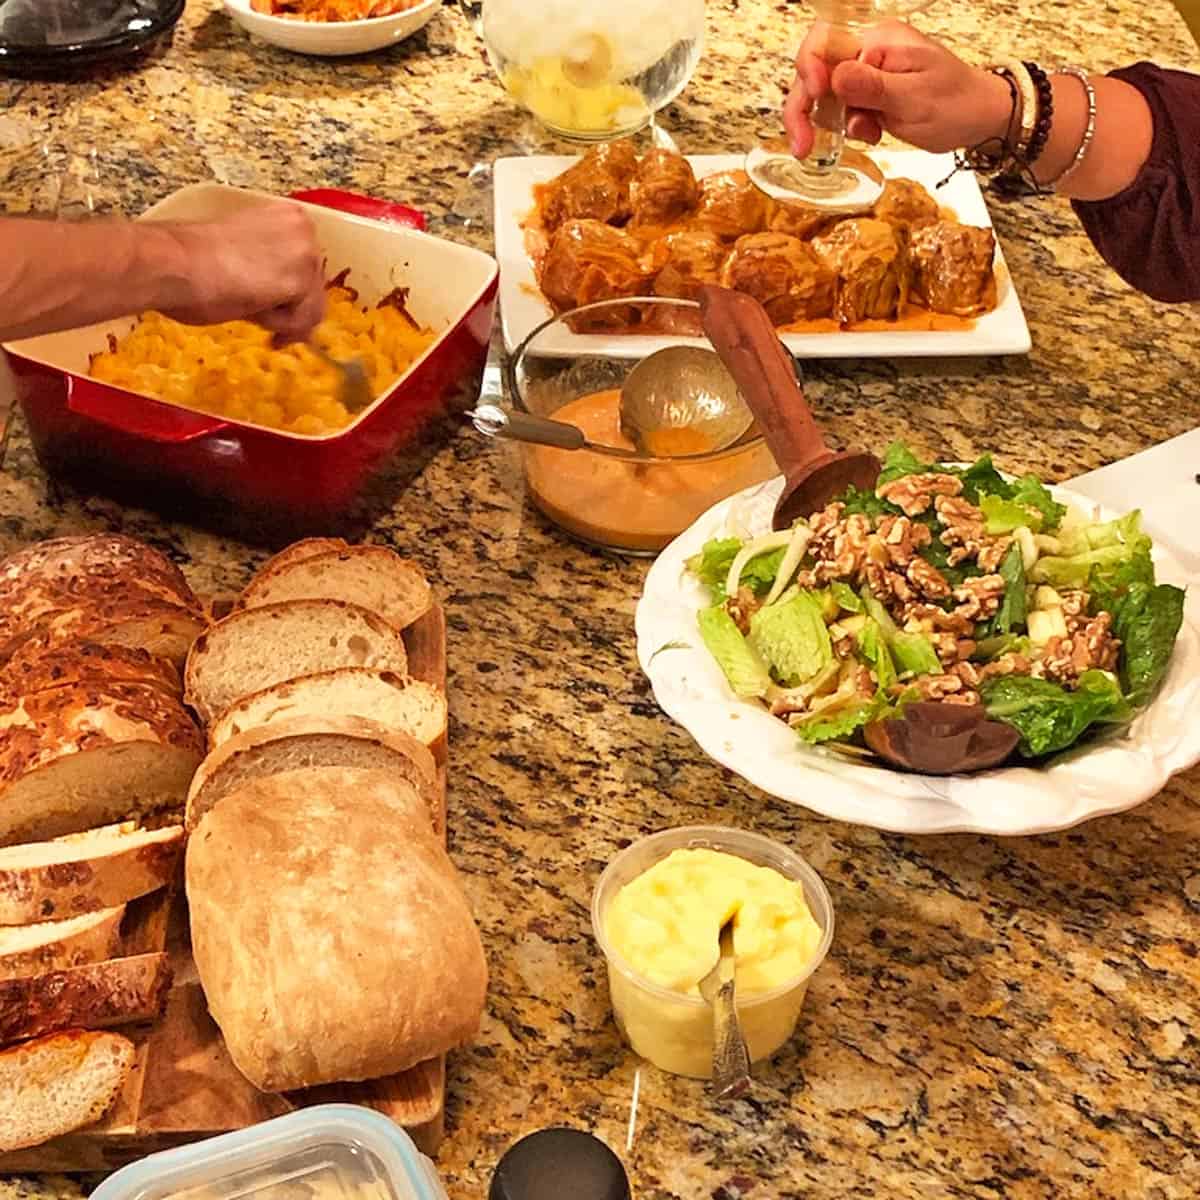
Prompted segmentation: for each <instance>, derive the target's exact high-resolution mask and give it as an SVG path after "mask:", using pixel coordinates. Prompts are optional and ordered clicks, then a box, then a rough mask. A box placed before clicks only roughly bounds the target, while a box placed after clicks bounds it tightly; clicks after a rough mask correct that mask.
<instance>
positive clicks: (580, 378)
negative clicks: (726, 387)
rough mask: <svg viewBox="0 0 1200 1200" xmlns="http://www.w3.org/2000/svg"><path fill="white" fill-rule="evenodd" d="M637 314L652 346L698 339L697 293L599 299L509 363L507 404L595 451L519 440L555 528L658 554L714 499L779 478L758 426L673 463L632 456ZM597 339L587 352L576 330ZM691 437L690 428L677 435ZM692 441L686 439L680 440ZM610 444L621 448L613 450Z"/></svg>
mask: <svg viewBox="0 0 1200 1200" xmlns="http://www.w3.org/2000/svg"><path fill="white" fill-rule="evenodd" d="M635 308H636V310H637V311H638V313H639V314H640V317H641V321H642V325H641V328H644V329H645V330H646V332H653V333H654V334H655V335H656V336H655V344H656V345H655V348H657V344H659V343H660V339H661V335H662V334H664V333H667V334H671V333H673V334H676V335H685V336H689V337H694V336H696V334H697V333H698V331H699V306H698V305H697V304H695V303H694V302H693V301H690V300H668V299H664V298H662V297H657V296H654V297H634V298H630V299H621V300H601V301H598V302H596V303H595V304H587V305H584V306H583V307H581V308H577V309H573V310H572V311H571V312H567V313H563V314H561V315H559V316H557V317H553V318H551V319H550V320H548V321H545V322H543V323H542V324H541V325H539V326H538V327H537V329H535V330H534V331H533V332H532V333H531V334H530V335H529V336H528V337H527V338H526V339H525V341H524V342H522V343H521V345H520V346H518V347H517V350H516V352H515V353H514V354H513V356H512V357H511V359H510V360H509V362H508V368H507V382H508V388H507V390H508V393H509V397H510V402H511V404H512V405H513V407H514V408H515V409H517V411H519V412H524V413H532V414H533V415H534V416H539V417H553V418H554V419H555V420H558V421H564V422H568V423H569V424H572V425H577V426H578V427H579V428H580V429H582V430H583V432H584V434H585V435H586V437H587V439H588V441H589V442H592V443H595V444H596V446H597V449H595V450H558V449H555V448H553V447H550V446H534V445H529V444H527V443H523V444H522V446H521V455H522V459H523V462H524V468H525V481H526V484H527V486H528V488H529V497H530V499H531V500H532V501H533V503H534V504H535V505H536V507H537V508H538V509H539V510H540V511H541V512H542V513H543V514H544V515H545V516H546V517H548V518H549V519H550V520H551V521H552V522H554V524H555V525H557V526H559V527H560V528H561V529H564V530H565V531H566V532H567V533H569V534H571V535H572V536H574V537H576V538H578V539H579V540H580V541H583V542H586V543H588V544H589V545H592V546H598V547H600V548H602V549H605V550H616V551H619V552H621V553H624V554H639V555H654V554H657V553H658V552H659V551H660V550H661V549H662V548H663V547H664V546H666V545H667V544H668V543H669V542H670V541H672V540H673V539H674V538H676V537H677V536H678V535H679V534H681V533H682V532H683V531H684V530H685V529H687V528H688V526H690V525H691V524H692V523H693V522H694V521H695V520H696V519H697V518H698V517H699V516H700V515H701V514H702V513H704V512H706V511H707V510H708V509H709V508H711V507H712V506H713V505H714V504H716V503H718V502H719V501H721V500H724V499H725V498H726V497H728V496H732V495H733V494H734V492H739V491H741V490H742V489H744V488H748V487H752V486H754V485H755V484H758V483H763V482H764V481H765V480H767V479H770V478H772V477H773V476H774V475H777V474H778V468H777V467H776V466H775V460H774V459H773V458H772V457H771V452H770V451H769V450H768V449H767V445H766V443H765V442H764V441H763V439H762V437H761V435H760V434H759V433H758V432H757V431H756V430H754V429H752V430H751V431H750V433H749V434H747V436H746V437H744V438H743V439H742V440H741V441H739V442H737V443H735V444H734V445H733V446H730V447H728V448H726V449H724V450H717V451H710V452H707V453H700V454H680V455H676V456H672V457H670V458H655V457H653V456H650V455H636V456H634V457H630V456H629V454H628V453H617V451H625V452H629V451H633V449H634V446H633V443H632V442H631V441H629V439H628V438H626V437H624V436H623V434H622V433H621V428H620V404H621V385H622V384H623V383H624V381H625V378H626V377H627V376H628V375H629V373H630V372H631V371H632V370H633V368H634V367H635V366H637V364H638V362H639V361H640V357H639V356H638V355H637V354H631V353H630V349H631V348H633V347H635V346H636V345H637V342H638V341H639V340H641V339H640V338H639V335H638V334H636V333H626V332H622V330H624V329H626V328H628V325H629V314H630V312H631V310H633V309H635ZM583 332H586V333H589V334H600V335H603V336H598V337H596V339H595V340H596V343H597V348H596V349H595V350H593V351H590V352H588V353H585V354H579V353H578V351H577V350H576V349H575V348H574V347H575V346H576V345H577V344H578V343H577V341H576V339H575V338H574V336H573V335H575V334H578V333H583ZM681 432H683V433H686V431H681ZM681 446H682V447H686V438H683V439H681ZM607 447H611V448H612V449H613V452H612V453H609V452H608V451H607V449H606V448H607Z"/></svg>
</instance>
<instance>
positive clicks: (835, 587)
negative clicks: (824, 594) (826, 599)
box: [829, 580, 863, 613]
mask: <svg viewBox="0 0 1200 1200" xmlns="http://www.w3.org/2000/svg"><path fill="white" fill-rule="evenodd" d="M829 592H830V595H832V596H833V598H834V600H836V601H837V604H838V607H839V608H840V609H841V610H842V611H843V612H849V613H860V612H862V610H863V602H862V598H861V597H860V596H859V594H858V593H857V592H856V591H855V590H854V589H853V588H852V587H851V586H850V585H849V584H848V583H842V582H841V581H840V580H837V581H835V582H834V583H831V584H830V585H829Z"/></svg>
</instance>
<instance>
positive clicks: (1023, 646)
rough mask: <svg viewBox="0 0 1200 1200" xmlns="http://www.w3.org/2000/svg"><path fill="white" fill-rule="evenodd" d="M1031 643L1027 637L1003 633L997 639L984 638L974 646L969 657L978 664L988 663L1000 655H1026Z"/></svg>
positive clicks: (1030, 648)
mask: <svg viewBox="0 0 1200 1200" xmlns="http://www.w3.org/2000/svg"><path fill="white" fill-rule="evenodd" d="M1032 648H1033V646H1032V643H1031V642H1030V641H1029V639H1028V638H1027V637H1023V636H1021V635H1020V634H1016V633H1004V634H1000V635H998V636H997V637H985V638H983V639H982V640H981V641H980V642H978V643H977V644H976V646H975V653H974V654H972V655H971V657H972V658H973V659H975V660H977V661H979V662H990V661H991V660H992V659H995V658H999V657H1000V656H1001V655H1002V654H1028V653H1029V652H1030V651H1031V650H1032Z"/></svg>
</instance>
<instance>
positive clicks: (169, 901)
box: [0, 605, 446, 1174]
mask: <svg viewBox="0 0 1200 1200" xmlns="http://www.w3.org/2000/svg"><path fill="white" fill-rule="evenodd" d="M404 641H405V645H406V648H407V650H408V661H409V673H410V674H411V675H413V676H414V677H415V678H417V679H423V680H425V681H427V682H429V683H432V684H435V685H436V686H437V687H440V688H443V689H444V688H445V686H446V619H445V614H444V613H443V612H442V609H441V608H440V607H439V606H437V605H435V606H434V607H433V608H432V609H431V610H430V611H429V612H428V613H426V614H425V616H424V617H422V618H421V619H420V620H419V621H417V622H416V623H415V624H414V625H412V626H410V627H409V628H408V629H406V630H405V631H404ZM439 774H440V776H441V782H442V788H441V805H442V809H441V812H440V813H437V814H436V822H437V825H438V827H439V828H440V829H441V830H442V831H443V833H444V831H445V828H446V763H445V761H444V760H443V761H442V762H441V763H439ZM131 908H133V909H134V911H133V912H132V913H131V923H130V927H129V928H128V929H127V930H126V941H125V947H124V953H126V954H139V953H147V952H151V951H158V950H161V949H162V948H163V946H164V943H165V945H166V947H167V949H168V950H169V952H170V955H171V965H172V967H173V968H174V971H175V979H174V983H173V984H172V987H171V994H170V997H169V999H168V1002H167V1011H166V1014H165V1015H164V1016H163V1018H162V1019H161V1020H160V1021H158V1022H157V1023H156V1024H155V1025H154V1026H153V1027H152V1028H149V1029H143V1030H140V1031H136V1032H134V1031H130V1030H125V1031H122V1032H126V1033H128V1034H130V1036H132V1037H133V1038H134V1040H135V1041H136V1042H137V1045H138V1055H137V1061H136V1064H135V1067H134V1070H133V1072H132V1073H131V1075H130V1077H129V1080H128V1082H127V1084H126V1087H125V1089H124V1091H123V1092H122V1094H121V1096H120V1097H118V1099H117V1102H116V1104H115V1105H114V1106H113V1108H112V1109H111V1110H110V1112H109V1114H108V1116H107V1117H106V1118H105V1119H104V1120H103V1121H101V1122H100V1123H98V1124H96V1125H93V1126H91V1127H90V1128H88V1129H81V1130H79V1131H78V1132H76V1133H72V1134H68V1135H66V1136H65V1137H61V1138H55V1139H54V1140H53V1141H51V1142H46V1143H45V1144H43V1145H41V1146H34V1147H31V1148H30V1149H28V1150H16V1151H12V1152H11V1153H8V1154H0V1174H9V1173H17V1172H38V1171H106V1170H110V1169H113V1168H115V1167H119V1166H123V1165H124V1164H125V1163H128V1162H132V1161H133V1160H134V1159H138V1158H142V1157H144V1156H145V1155H147V1154H151V1153H153V1152H154V1151H156V1150H165V1149H167V1148H169V1147H171V1146H178V1145H182V1144H184V1143H186V1142H194V1141H197V1140H199V1139H200V1138H206V1137H212V1136H214V1135H216V1134H219V1133H227V1132H229V1131H230V1130H233V1129H243V1128H245V1127H246V1126H247V1125H253V1124H256V1123H257V1122H259V1121H266V1120H269V1119H270V1118H271V1117H278V1116H282V1115H283V1114H284V1113H287V1112H291V1111H292V1110H293V1109H296V1108H304V1107H307V1106H309V1105H312V1104H331V1103H349V1104H363V1105H366V1106H367V1107H369V1108H374V1109H377V1110H378V1111H379V1112H381V1113H383V1114H385V1115H386V1116H388V1117H390V1118H391V1119H392V1120H393V1121H395V1122H396V1123H397V1124H398V1125H401V1126H403V1127H404V1128H405V1129H406V1130H407V1131H408V1132H409V1134H411V1136H412V1138H413V1140H414V1141H415V1142H416V1143H417V1145H418V1147H420V1149H421V1150H422V1151H424V1152H425V1153H426V1154H429V1155H433V1154H435V1153H436V1152H437V1149H438V1146H439V1144H440V1143H441V1140H442V1131H443V1113H444V1103H445V1092H446V1064H445V1059H443V1058H438V1059H431V1060H430V1061H429V1062H425V1063H421V1064H419V1065H418V1066H416V1067H413V1068H412V1069H411V1070H409V1071H405V1072H403V1073H402V1074H400V1075H392V1076H389V1077H388V1078H386V1079H375V1080H370V1081H369V1082H367V1083H356V1084H330V1085H328V1086H326V1087H320V1088H312V1089H310V1090H309V1091H305V1092H291V1093H288V1094H286V1095H268V1094H266V1093H264V1092H260V1091H258V1090H257V1089H255V1088H254V1087H252V1086H251V1085H250V1084H249V1083H248V1082H247V1081H246V1080H245V1079H244V1078H243V1076H242V1075H241V1073H240V1072H239V1071H238V1069H237V1068H236V1067H235V1066H234V1065H233V1063H232V1061H231V1060H230V1058H229V1055H228V1054H227V1053H226V1051H225V1044H224V1042H223V1041H222V1040H221V1033H220V1030H219V1029H218V1028H217V1026H216V1024H215V1023H214V1022H213V1019H212V1018H211V1017H210V1016H209V1015H208V1008H207V1006H206V1005H205V1003H204V993H203V991H202V990H201V988H200V982H199V980H198V978H197V976H196V964H195V963H194V962H193V961H192V955H191V948H190V946H189V944H188V922H187V905H186V902H185V899H184V896H183V889H182V887H178V888H176V889H175V891H174V893H173V894H171V895H168V894H167V893H165V892H162V893H158V894H156V895H155V896H153V897H147V898H146V900H145V901H141V902H137V905H136V906H131Z"/></svg>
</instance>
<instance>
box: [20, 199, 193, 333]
mask: <svg viewBox="0 0 1200 1200" xmlns="http://www.w3.org/2000/svg"><path fill="white" fill-rule="evenodd" d="M188 286H189V285H188V280H187V272H186V270H185V268H184V255H183V252H182V250H181V248H180V244H179V242H178V239H177V238H176V237H175V235H174V234H173V232H172V230H171V228H170V227H169V226H162V225H160V226H155V225H153V224H144V225H143V224H138V225H134V224H131V223H128V222H119V221H111V222H110V221H92V222H85V223H81V224H73V223H70V224H69V223H65V222H58V221H39V220H30V219H21V218H12V219H0V340H10V339H13V338H21V337H30V336H33V335H35V334H40V333H51V332H53V331H55V330H59V329H69V328H73V327H75V326H78V325H88V324H91V323H92V322H94V321H103V320H106V319H108V318H110V317H118V316H123V315H125V314H126V313H133V312H141V311H143V310H145V309H149V308H168V307H172V306H174V305H177V304H180V303H185V302H186V299H187V293H188Z"/></svg>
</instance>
